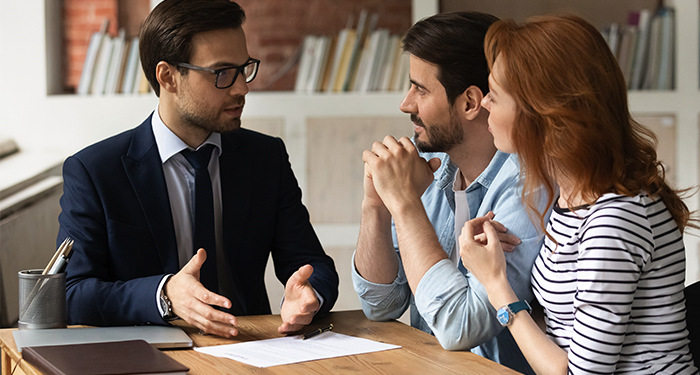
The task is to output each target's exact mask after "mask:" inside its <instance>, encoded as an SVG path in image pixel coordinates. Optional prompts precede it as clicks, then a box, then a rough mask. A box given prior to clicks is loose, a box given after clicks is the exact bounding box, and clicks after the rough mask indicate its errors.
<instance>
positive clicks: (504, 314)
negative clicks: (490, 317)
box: [496, 307, 510, 326]
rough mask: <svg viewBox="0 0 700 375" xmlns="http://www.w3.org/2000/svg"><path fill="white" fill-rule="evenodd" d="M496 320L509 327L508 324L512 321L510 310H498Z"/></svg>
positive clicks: (503, 308)
mask: <svg viewBox="0 0 700 375" xmlns="http://www.w3.org/2000/svg"><path fill="white" fill-rule="evenodd" d="M496 318H497V319H498V322H499V323H501V325H504V326H505V325H508V322H509V321H510V314H508V309H506V308H505V307H502V308H500V309H498V312H497V313H496Z"/></svg>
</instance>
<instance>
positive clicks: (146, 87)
mask: <svg viewBox="0 0 700 375" xmlns="http://www.w3.org/2000/svg"><path fill="white" fill-rule="evenodd" d="M139 70H140V71H141V72H140V74H139V79H140V80H139V84H138V86H136V87H135V89H138V90H135V91H134V93H135V94H146V93H148V92H149V91H151V84H150V83H149V82H148V78H146V73H144V72H143V69H139Z"/></svg>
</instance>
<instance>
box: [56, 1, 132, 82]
mask: <svg viewBox="0 0 700 375" xmlns="http://www.w3.org/2000/svg"><path fill="white" fill-rule="evenodd" d="M117 1H118V0H64V1H63V30H64V31H63V32H64V47H65V49H64V54H63V72H64V86H65V87H66V91H68V92H71V91H75V88H76V87H77V86H78V82H79V81H80V72H81V70H82V68H83V62H84V61H85V52H86V51H87V47H88V43H89V42H90V35H92V33H93V32H95V31H98V30H100V26H101V25H102V22H103V21H104V19H105V18H107V19H109V29H108V32H109V33H110V34H112V35H116V33H117V30H118V24H117Z"/></svg>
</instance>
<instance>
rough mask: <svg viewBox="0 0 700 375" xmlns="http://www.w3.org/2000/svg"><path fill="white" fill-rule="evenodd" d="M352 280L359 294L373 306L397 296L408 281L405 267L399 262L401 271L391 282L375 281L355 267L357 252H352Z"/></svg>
mask: <svg viewBox="0 0 700 375" xmlns="http://www.w3.org/2000/svg"><path fill="white" fill-rule="evenodd" d="M351 267H352V270H351V271H350V272H351V276H352V282H353V286H354V288H355V292H357V294H358V296H359V297H360V298H361V299H362V300H364V301H366V302H367V303H369V304H370V305H372V306H378V305H379V304H381V303H382V302H385V301H386V300H387V299H389V298H397V295H398V294H400V292H397V290H401V289H402V287H403V286H404V285H405V284H406V283H407V280H406V276H405V274H404V271H403V267H402V266H401V265H400V264H399V273H398V275H396V278H395V279H394V281H393V282H392V283H391V284H377V283H373V282H371V281H369V280H367V279H365V278H364V277H362V275H360V273H359V272H357V268H356V267H355V253H353V254H352V264H351Z"/></svg>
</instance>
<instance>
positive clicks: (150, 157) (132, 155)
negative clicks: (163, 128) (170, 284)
mask: <svg viewBox="0 0 700 375" xmlns="http://www.w3.org/2000/svg"><path fill="white" fill-rule="evenodd" d="M122 164H123V165H124V170H125V171H126V174H127V176H128V177H129V181H130V182H131V186H132V187H133V189H134V192H135V193H136V196H137V197H138V200H139V203H140V205H141V208H142V209H143V214H144V216H145V217H146V220H147V221H148V226H149V229H150V231H151V233H152V234H153V240H154V242H155V245H156V248H157V250H158V255H159V257H160V261H161V264H162V266H163V271H164V272H166V273H176V272H177V271H178V270H179V269H180V266H179V262H178V257H177V243H176V242H177V240H176V238H175V228H174V227H173V216H172V212H171V210H170V199H169V197H168V188H167V186H166V184H165V176H164V174H163V168H162V162H161V160H160V155H159V154H158V146H157V145H156V140H155V137H154V136H153V130H152V128H151V117H149V118H148V119H146V121H144V122H143V123H142V124H141V125H140V126H139V127H137V128H136V129H135V131H134V137H133V138H132V141H131V145H130V146H129V150H128V151H127V153H126V155H125V156H123V157H122Z"/></svg>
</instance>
